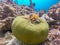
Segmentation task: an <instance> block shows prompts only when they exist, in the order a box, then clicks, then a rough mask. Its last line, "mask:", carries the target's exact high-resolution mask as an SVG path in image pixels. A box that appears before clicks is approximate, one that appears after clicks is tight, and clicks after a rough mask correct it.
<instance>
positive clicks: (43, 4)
mask: <svg viewBox="0 0 60 45" xmlns="http://www.w3.org/2000/svg"><path fill="white" fill-rule="evenodd" d="M59 1H60V0H32V2H33V3H35V7H34V8H35V10H36V11H40V10H43V9H45V10H48V9H49V8H50V7H51V6H52V5H54V4H56V3H58V2H59ZM13 2H15V3H17V4H18V5H19V6H21V5H23V4H24V5H27V6H29V5H30V2H29V0H13Z"/></svg>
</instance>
